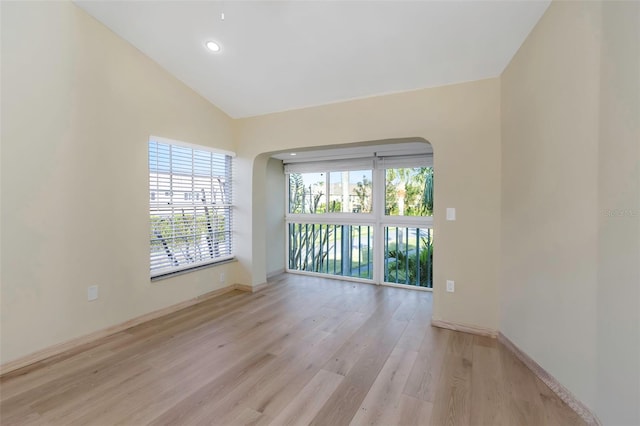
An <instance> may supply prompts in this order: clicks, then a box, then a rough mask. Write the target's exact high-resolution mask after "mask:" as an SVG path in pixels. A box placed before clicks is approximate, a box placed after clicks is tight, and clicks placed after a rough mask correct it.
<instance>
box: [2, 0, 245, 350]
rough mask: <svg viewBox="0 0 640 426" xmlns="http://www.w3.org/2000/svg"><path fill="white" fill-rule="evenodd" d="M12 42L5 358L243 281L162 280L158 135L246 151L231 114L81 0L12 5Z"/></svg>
mask: <svg viewBox="0 0 640 426" xmlns="http://www.w3.org/2000/svg"><path fill="white" fill-rule="evenodd" d="M1 50H2V116H1V121H2V134H1V136H2V157H1V158H2V163H1V174H2V180H1V182H2V188H1V193H2V215H1V218H2V223H1V225H2V261H1V273H2V276H1V285H2V288H1V290H2V291H1V294H2V301H1V311H2V312H1V327H2V329H1V330H0V331H1V333H2V345H1V346H2V349H1V362H2V363H5V362H7V361H11V360H13V359H15V358H17V357H20V356H23V355H26V354H29V353H31V352H34V351H36V350H39V349H42V348H45V347H48V346H50V345H53V344H56V343H60V342H63V341H66V340H69V339H71V338H74V337H77V336H81V335H83V334H86V333H89V332H92V331H95V330H99V329H102V328H105V327H107V326H110V325H114V324H117V323H120V322H123V321H126V320H128V319H131V318H133V317H136V316H138V315H141V314H145V313H148V312H151V311H153V310H156V309H159V308H163V307H166V306H169V305H172V304H174V303H178V302H180V301H183V300H187V299H189V298H192V297H194V296H197V295H200V294H202V293H206V292H208V291H210V290H213V289H215V288H218V287H221V284H220V283H219V279H218V273H219V272H220V271H222V270H225V271H226V272H227V281H228V282H229V283H232V282H234V281H235V279H236V277H235V269H236V266H237V263H235V264H227V265H225V266H221V267H219V268H210V269H206V270H202V271H199V272H195V273H191V274H187V275H182V276H179V277H175V278H171V279H167V280H163V281H158V282H154V283H151V282H150V281H149V241H148V233H149V231H148V229H149V223H148V214H147V209H148V166H147V141H148V138H149V135H157V136H164V137H168V138H173V139H179V140H184V141H188V142H192V143H197V144H202V145H208V146H214V147H219V148H223V149H230V150H233V149H234V145H233V141H232V133H231V120H230V119H229V118H228V117H227V116H226V115H225V114H224V113H222V112H221V111H220V110H218V109H217V108H215V107H214V106H212V105H211V104H210V103H208V102H207V101H206V100H204V99H203V98H201V97H199V96H198V95H196V94H195V93H194V92H192V91H191V90H189V89H187V88H186V87H185V86H184V85H183V84H181V83H180V82H178V81H177V80H176V79H175V78H174V77H172V76H170V75H169V74H167V73H166V72H165V71H163V70H162V69H160V67H159V66H158V65H156V64H155V63H154V62H152V61H151V60H150V59H148V58H147V57H146V56H144V55H143V54H142V53H140V52H139V51H138V50H136V49H134V48H133V47H132V46H131V45H129V44H128V43H126V42H125V41H123V40H122V39H120V38H119V37H117V36H115V35H114V34H113V33H111V32H110V31H109V30H108V29H107V28H106V27H104V26H103V25H102V24H99V23H98V22H97V21H95V20H94V19H93V18H91V17H89V16H88V15H87V14H86V13H84V12H83V11H81V10H80V9H79V8H77V7H76V6H74V5H73V4H71V3H67V2H43V3H31V2H2V46H1ZM94 284H97V285H98V286H99V290H100V298H99V299H98V300H97V301H94V302H87V286H89V285H94Z"/></svg>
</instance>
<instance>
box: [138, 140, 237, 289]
mask: <svg viewBox="0 0 640 426" xmlns="http://www.w3.org/2000/svg"><path fill="white" fill-rule="evenodd" d="M152 143H157V144H162V145H168V146H170V147H179V148H183V149H189V150H191V151H190V153H191V155H192V156H193V155H194V153H196V152H200V153H201V154H202V153H207V154H212V155H220V156H224V157H223V158H222V161H224V163H225V165H224V177H225V188H228V192H227V193H226V194H224V201H225V202H224V203H222V204H216V203H215V202H214V200H213V198H212V201H211V202H209V203H206V204H205V203H203V204H202V205H197V204H196V203H195V201H194V202H192V203H186V201H190V200H194V198H192V197H193V195H192V197H191V198H190V200H187V199H186V195H185V194H186V193H188V192H191V193H192V194H193V192H194V187H195V183H194V182H195V181H194V179H195V178H198V179H202V178H203V176H202V175H198V174H196V173H194V171H193V170H192V171H191V174H190V175H185V174H180V173H176V172H175V171H174V170H173V168H172V167H173V161H172V160H170V164H171V166H170V170H169V172H168V173H167V178H168V180H169V182H170V183H169V187H168V190H167V189H165V188H158V187H154V186H152V185H153V181H152V173H156V174H159V172H158V171H157V170H156V171H153V170H152V164H151V145H152ZM170 149H171V148H170ZM171 156H173V153H172V154H171ZM235 156H236V154H235V153H234V152H232V151H227V150H223V149H218V148H213V147H209V146H204V145H197V144H192V143H189V142H184V141H179V140H174V139H169V138H164V137H159V136H153V135H151V136H150V137H149V139H148V141H147V169H148V170H147V172H148V179H149V180H148V182H147V191H148V193H149V201H148V221H149V222H148V227H147V229H148V232H149V240H148V241H149V274H150V279H151V281H155V280H159V279H164V278H168V277H171V276H174V275H181V274H185V273H188V272H192V271H195V270H199V269H203V268H207V267H211V266H214V265H217V264H221V263H226V262H229V261H233V260H234V259H235V257H236V254H235V251H234V249H235V244H234V243H235V230H234V222H233V216H234V198H233V187H234V175H233V172H234V162H235V160H234V159H235ZM171 158H172V157H171ZM156 161H158V160H156ZM192 161H194V160H192ZM211 161H212V163H211V167H213V161H214V159H213V158H212V160H211ZM218 161H220V160H218ZM176 175H179V176H181V177H182V178H184V177H185V176H190V177H191V181H192V187H191V191H187V190H185V189H184V188H180V187H178V188H176V187H174V186H173V185H174V176H176ZM208 178H209V179H211V181H212V182H213V180H214V179H217V177H216V176H214V173H213V169H212V171H211V176H209V177H208ZM227 180H228V182H227ZM163 191H164V192H167V191H168V192H169V193H171V194H172V196H173V197H174V198H173V199H172V202H171V204H170V206H171V207H170V209H171V210H172V212H171V215H169V216H168V217H171V218H175V217H178V216H177V213H175V212H174V209H175V208H179V207H180V206H185V207H192V208H193V210H194V217H195V216H201V215H202V216H204V214H198V213H197V211H198V210H199V209H198V207H200V206H202V207H204V208H205V210H206V209H207V208H212V209H214V210H216V211H222V212H223V215H224V220H225V222H226V223H228V225H227V226H228V228H229V229H228V230H226V229H225V230H224V231H222V232H220V233H221V234H222V235H227V234H228V237H225V239H224V244H226V245H227V247H228V249H227V251H228V252H229V253H228V254H224V255H220V256H216V257H211V258H207V259H202V260H198V261H194V262H190V263H185V264H182V265H179V266H163V267H158V268H153V267H152V266H153V251H152V244H153V240H154V238H153V237H152V233H153V229H152V226H153V221H152V217H153V216H154V214H157V212H158V211H159V210H160V209H159V206H160V199H161V197H160V196H159V195H158V194H159V193H161V192H163ZM185 191H186V192H185ZM151 193H154V195H155V197H152V195H151ZM177 194H179V195H177ZM183 198H184V199H183ZM176 200H179V201H181V202H182V203H176ZM175 206H178V207H175ZM216 235H217V233H216ZM171 238H176V237H175V236H173V237H171Z"/></svg>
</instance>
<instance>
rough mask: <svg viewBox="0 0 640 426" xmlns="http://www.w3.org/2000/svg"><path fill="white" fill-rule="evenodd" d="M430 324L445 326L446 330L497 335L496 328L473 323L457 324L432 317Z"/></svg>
mask: <svg viewBox="0 0 640 426" xmlns="http://www.w3.org/2000/svg"><path fill="white" fill-rule="evenodd" d="M431 325H433V326H434V327H440V328H446V329H448V330H454V331H462V332H463V333H470V334H476V335H478V336H487V337H492V338H495V337H496V336H497V335H498V331H497V330H493V329H490V328H484V327H478V326H475V325H468V324H458V323H455V322H451V321H444V320H437V319H432V320H431Z"/></svg>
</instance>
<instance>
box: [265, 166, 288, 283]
mask: <svg viewBox="0 0 640 426" xmlns="http://www.w3.org/2000/svg"><path fill="white" fill-rule="evenodd" d="M266 173H267V178H266V185H265V189H266V193H267V194H269V195H268V196H267V199H266V204H265V206H264V214H265V216H266V228H267V231H266V232H267V233H266V238H265V247H264V250H265V253H266V255H267V266H266V268H267V275H269V274H274V273H278V272H282V271H283V270H284V265H285V243H284V242H285V224H284V209H285V185H284V183H285V182H284V167H283V165H282V161H280V160H276V159H275V158H270V159H269V161H268V162H267V171H266Z"/></svg>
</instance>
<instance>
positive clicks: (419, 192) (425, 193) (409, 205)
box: [385, 167, 433, 216]
mask: <svg viewBox="0 0 640 426" xmlns="http://www.w3.org/2000/svg"><path fill="white" fill-rule="evenodd" d="M402 187H404V190H405V197H404V215H405V216H432V215H433V167H416V168H398V169H387V171H386V188H385V192H386V194H385V204H386V206H385V213H386V214H388V215H398V214H399V213H400V209H399V205H398V190H399V188H402Z"/></svg>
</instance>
